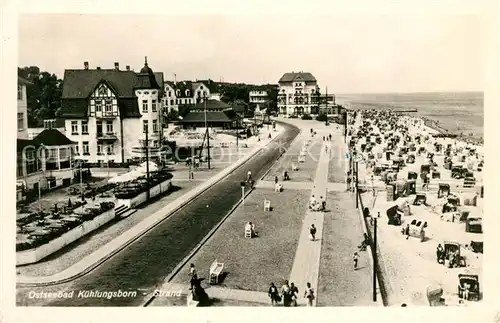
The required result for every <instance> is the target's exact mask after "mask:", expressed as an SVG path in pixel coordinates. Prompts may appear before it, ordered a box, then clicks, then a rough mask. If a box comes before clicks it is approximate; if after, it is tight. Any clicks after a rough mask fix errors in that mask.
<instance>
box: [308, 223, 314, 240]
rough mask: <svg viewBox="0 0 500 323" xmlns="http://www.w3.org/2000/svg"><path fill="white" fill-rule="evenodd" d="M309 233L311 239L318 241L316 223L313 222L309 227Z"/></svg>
mask: <svg viewBox="0 0 500 323" xmlns="http://www.w3.org/2000/svg"><path fill="white" fill-rule="evenodd" d="M309 235H310V238H311V241H316V227H315V226H314V224H311V226H310V227H309Z"/></svg>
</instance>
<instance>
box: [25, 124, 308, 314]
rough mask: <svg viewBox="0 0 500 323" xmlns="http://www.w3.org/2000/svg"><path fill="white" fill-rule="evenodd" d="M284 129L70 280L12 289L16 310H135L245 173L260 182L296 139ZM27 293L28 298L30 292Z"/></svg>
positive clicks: (237, 193) (229, 200) (224, 208)
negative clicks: (56, 295)
mask: <svg viewBox="0 0 500 323" xmlns="http://www.w3.org/2000/svg"><path fill="white" fill-rule="evenodd" d="M282 125H283V126H284V127H285V131H284V133H283V134H282V135H280V137H278V138H277V139H276V140H274V141H273V142H272V143H271V144H269V145H268V147H267V148H265V149H263V150H261V151H260V152H259V153H258V154H257V155H255V156H254V157H253V158H251V159H250V160H249V161H248V162H246V163H245V164H244V165H243V166H241V167H239V168H238V169H236V170H235V171H234V172H233V173H231V174H230V175H229V176H227V177H226V178H224V179H223V180H222V181H221V182H219V183H217V184H216V185H214V186H213V187H211V188H210V189H208V190H207V191H205V192H204V193H203V194H201V195H200V196H198V197H197V198H195V199H194V200H193V201H192V202H191V203H190V204H188V205H187V206H185V207H184V208H182V209H181V210H179V211H177V212H176V213H175V214H173V215H172V216H171V217H170V218H168V219H167V220H165V221H163V222H162V223H160V224H159V225H158V226H156V227H155V228H153V229H152V230H151V231H149V232H148V233H147V234H145V235H144V236H143V237H141V238H140V239H139V240H137V241H136V242H134V243H133V244H131V245H130V246H128V247H127V248H126V249H124V250H122V251H121V252H119V253H118V254H116V255H115V256H114V257H112V258H110V259H109V260H108V261H106V262H105V263H103V264H102V265H101V266H99V267H97V268H96V269H95V270H93V271H92V272H90V273H89V274H88V275H85V276H83V277H82V278H79V279H77V280H75V281H73V282H70V283H66V284H61V285H56V286H51V287H40V288H31V287H30V288H18V289H17V305H18V306H137V305H140V304H141V303H142V302H144V300H145V295H147V294H149V293H150V292H152V291H153V290H154V289H155V288H156V286H158V284H160V283H162V282H163V280H164V278H165V277H166V276H167V275H168V274H169V273H170V272H171V271H172V270H173V269H174V268H175V266H176V265H177V264H178V263H179V262H180V261H181V260H182V259H183V258H184V257H185V256H186V255H187V254H188V253H189V252H190V251H191V250H192V249H193V248H194V247H195V246H196V245H197V244H198V243H199V242H200V241H201V240H202V239H203V237H204V236H205V235H206V234H207V233H208V232H209V231H210V230H211V229H212V228H213V227H214V226H215V225H216V224H217V223H218V222H219V221H220V220H221V219H222V218H223V217H224V216H225V215H226V214H227V213H228V212H229V211H230V210H231V208H232V207H233V206H234V205H235V204H236V203H237V202H238V201H239V200H240V198H241V190H240V181H241V180H243V179H245V178H246V174H247V172H248V170H249V169H250V170H251V171H252V174H254V175H253V177H254V178H260V177H262V176H263V175H264V173H265V172H266V171H267V170H268V169H270V167H271V166H272V165H273V163H274V161H275V160H276V159H278V157H279V156H280V155H281V154H282V153H283V152H284V151H285V149H286V148H287V147H288V146H289V145H290V143H291V142H292V140H293V139H294V138H295V137H296V136H297V135H298V133H299V129H298V128H297V127H295V126H292V125H289V124H282ZM91 290H94V291H95V290H99V291H118V290H120V291H122V292H125V291H137V296H136V297H123V298H119V297H117V298H110V299H108V298H105V297H77V296H78V293H79V291H91ZM59 291H66V292H70V291H74V295H73V297H72V298H67V299H64V298H61V299H44V298H36V297H33V295H34V292H59ZM30 293H31V294H30Z"/></svg>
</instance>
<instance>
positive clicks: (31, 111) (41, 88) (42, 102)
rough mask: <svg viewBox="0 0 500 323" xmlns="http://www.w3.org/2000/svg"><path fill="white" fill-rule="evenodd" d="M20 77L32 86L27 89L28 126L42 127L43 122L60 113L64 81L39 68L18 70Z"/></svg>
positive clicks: (30, 67)
mask: <svg viewBox="0 0 500 323" xmlns="http://www.w3.org/2000/svg"><path fill="white" fill-rule="evenodd" d="M17 71H18V75H19V76H20V77H22V78H25V79H27V80H28V81H30V82H31V83H33V84H32V85H29V86H28V87H27V90H26V92H27V104H28V126H29V127H42V126H43V120H45V119H52V118H55V117H56V116H57V115H59V113H60V108H61V97H62V87H63V81H62V80H61V79H58V78H57V76H56V75H55V74H50V73H49V72H40V68H38V67H37V66H29V67H23V68H18V70H17Z"/></svg>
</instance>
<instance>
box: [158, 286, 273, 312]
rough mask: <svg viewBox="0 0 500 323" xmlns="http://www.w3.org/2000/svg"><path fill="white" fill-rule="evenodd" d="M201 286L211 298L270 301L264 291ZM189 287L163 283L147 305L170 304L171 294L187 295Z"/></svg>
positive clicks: (251, 301) (252, 301)
mask: <svg viewBox="0 0 500 323" xmlns="http://www.w3.org/2000/svg"><path fill="white" fill-rule="evenodd" d="M202 287H203V288H204V289H205V291H206V292H207V294H208V295H209V297H210V298H213V299H219V300H232V301H240V302H249V303H259V304H262V305H263V304H266V305H268V304H269V303H270V300H269V296H268V295H267V293H264V292H255V291H247V290H239V289H230V288H223V287H217V286H211V285H208V284H206V283H205V284H202ZM189 288H190V286H189V285H186V284H175V283H165V284H163V285H162V286H161V287H160V288H159V289H157V290H156V292H157V296H156V297H155V299H154V300H153V301H152V302H151V303H150V304H148V306H168V305H170V304H169V303H170V300H169V299H168V298H169V297H172V296H171V295H172V294H176V296H177V297H178V295H179V294H180V295H182V296H186V295H189V293H190V290H189Z"/></svg>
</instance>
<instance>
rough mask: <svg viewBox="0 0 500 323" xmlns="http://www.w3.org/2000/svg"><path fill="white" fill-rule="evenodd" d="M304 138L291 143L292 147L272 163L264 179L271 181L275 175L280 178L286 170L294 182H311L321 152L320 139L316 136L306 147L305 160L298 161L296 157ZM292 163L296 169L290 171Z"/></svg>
mask: <svg viewBox="0 0 500 323" xmlns="http://www.w3.org/2000/svg"><path fill="white" fill-rule="evenodd" d="M303 142H304V140H297V141H296V142H294V143H293V144H292V147H290V149H289V150H288V151H286V152H285V153H284V154H283V156H281V158H280V159H278V161H277V162H276V163H275V164H274V165H273V167H272V168H271V170H270V171H269V173H268V174H267V176H266V177H265V179H264V180H267V181H273V180H274V177H275V176H278V178H279V179H280V180H281V179H282V178H283V173H284V172H285V171H288V175H289V176H290V180H291V181H294V182H313V181H314V178H315V176H316V170H317V166H318V160H319V155H320V153H321V149H322V147H321V144H320V143H319V142H320V140H318V139H317V138H316V139H315V140H314V141H313V142H311V144H310V145H309V147H308V152H307V153H306V156H305V162H304V163H299V162H298V158H299V155H300V150H301V148H302V145H303ZM292 164H296V165H297V166H298V168H299V170H298V171H292Z"/></svg>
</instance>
